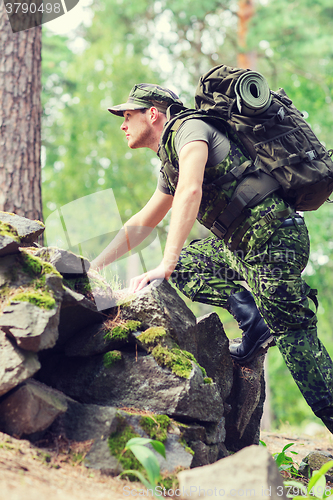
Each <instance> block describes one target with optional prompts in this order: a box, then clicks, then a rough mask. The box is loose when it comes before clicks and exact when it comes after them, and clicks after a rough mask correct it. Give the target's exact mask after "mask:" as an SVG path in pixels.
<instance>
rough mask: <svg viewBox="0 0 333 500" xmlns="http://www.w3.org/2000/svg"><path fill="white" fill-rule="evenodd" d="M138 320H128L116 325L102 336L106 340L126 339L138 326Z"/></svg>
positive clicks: (139, 323)
mask: <svg viewBox="0 0 333 500" xmlns="http://www.w3.org/2000/svg"><path fill="white" fill-rule="evenodd" d="M140 325H141V322H140V321H134V320H129V321H126V322H125V323H124V324H122V325H117V326H115V327H113V328H112V329H111V331H108V332H107V333H106V334H105V335H104V338H105V339H106V340H126V341H127V340H128V337H129V335H130V333H132V332H135V331H137V330H138V328H139V327H140Z"/></svg>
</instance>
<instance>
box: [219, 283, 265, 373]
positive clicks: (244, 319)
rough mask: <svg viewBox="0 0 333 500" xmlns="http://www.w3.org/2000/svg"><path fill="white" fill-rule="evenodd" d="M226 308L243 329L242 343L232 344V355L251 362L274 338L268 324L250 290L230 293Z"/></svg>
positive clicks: (237, 359)
mask: <svg viewBox="0 0 333 500" xmlns="http://www.w3.org/2000/svg"><path fill="white" fill-rule="evenodd" d="M226 309H227V310H228V311H229V312H230V313H231V314H232V315H233V317H234V318H235V319H236V321H237V322H238V325H239V328H241V330H243V332H244V333H243V338H242V342H241V343H240V344H231V345H230V347H229V350H230V355H231V357H232V358H233V359H234V360H236V361H238V362H239V363H245V362H247V363H248V362H250V361H251V360H252V359H253V358H254V357H255V356H256V355H257V354H258V352H259V351H260V350H263V349H264V348H267V347H269V344H271V342H272V340H273V335H272V334H271V332H270V330H269V328H268V326H267V325H266V323H265V321H264V319H263V318H262V316H261V315H260V313H259V311H258V309H257V306H256V303H255V302H254V298H253V296H252V294H251V293H250V292H248V291H246V290H245V291H244V292H239V293H235V294H233V295H230V297H229V298H228V300H227V304H226Z"/></svg>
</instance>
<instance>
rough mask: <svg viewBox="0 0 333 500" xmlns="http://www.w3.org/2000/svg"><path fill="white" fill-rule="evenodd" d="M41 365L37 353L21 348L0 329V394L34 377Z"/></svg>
mask: <svg viewBox="0 0 333 500" xmlns="http://www.w3.org/2000/svg"><path fill="white" fill-rule="evenodd" d="M40 366H41V365H40V362H39V360H38V357H37V355H36V354H35V353H33V352H29V351H24V350H23V349H20V348H19V347H17V345H16V344H15V342H13V341H11V340H10V339H9V338H8V337H7V335H6V334H5V332H3V331H2V330H0V396H2V395H3V394H6V393H7V392H8V391H10V390H11V389H13V388H14V387H16V386H18V385H19V384H20V383H21V382H23V381H24V380H26V379H28V378H30V377H32V376H33V375H34V374H35V373H36V372H37V371H38V370H39V369H40Z"/></svg>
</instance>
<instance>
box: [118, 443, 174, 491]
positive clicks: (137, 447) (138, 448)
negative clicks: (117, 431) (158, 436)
mask: <svg viewBox="0 0 333 500" xmlns="http://www.w3.org/2000/svg"><path fill="white" fill-rule="evenodd" d="M146 444H151V446H152V447H153V448H154V450H155V451H157V452H158V453H159V454H160V455H162V457H163V458H166V456H165V447H164V444H163V443H161V442H160V441H155V440H154V439H147V438H140V437H138V438H132V439H130V440H129V441H128V442H127V444H126V446H125V450H130V451H131V452H132V453H133V454H134V455H135V457H136V459H137V460H138V461H139V462H140V464H141V465H142V466H143V468H144V469H145V471H146V475H147V478H148V480H147V479H146V477H145V476H144V475H143V474H142V473H141V472H140V471H138V470H125V471H124V472H122V473H121V475H124V474H129V473H130V474H131V475H134V476H136V477H137V478H138V479H139V480H140V481H141V483H142V484H143V485H144V486H146V488H147V489H149V490H151V491H152V492H153V495H154V497H156V498H158V496H157V495H156V492H155V488H156V486H157V484H158V482H159V480H160V478H161V473H160V465H159V463H158V460H157V458H156V456H155V454H154V453H153V452H152V451H151V450H150V449H149V448H147V447H146V446H145V445H146Z"/></svg>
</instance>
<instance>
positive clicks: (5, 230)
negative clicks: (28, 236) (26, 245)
mask: <svg viewBox="0 0 333 500" xmlns="http://www.w3.org/2000/svg"><path fill="white" fill-rule="evenodd" d="M0 236H8V237H9V238H11V239H12V240H15V241H17V243H20V242H21V238H20V237H19V235H18V232H17V231H16V229H15V228H14V227H13V226H12V225H11V224H7V223H6V222H2V221H0Z"/></svg>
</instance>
